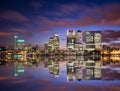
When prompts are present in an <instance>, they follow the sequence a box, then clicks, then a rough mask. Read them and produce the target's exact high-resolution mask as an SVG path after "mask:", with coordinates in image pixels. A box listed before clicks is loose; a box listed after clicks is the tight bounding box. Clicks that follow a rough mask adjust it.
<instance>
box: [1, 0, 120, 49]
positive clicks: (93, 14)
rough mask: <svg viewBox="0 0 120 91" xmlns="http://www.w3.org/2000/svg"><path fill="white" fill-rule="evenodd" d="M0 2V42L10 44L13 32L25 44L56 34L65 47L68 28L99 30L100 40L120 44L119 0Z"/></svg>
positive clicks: (43, 40) (2, 0) (27, 0)
mask: <svg viewBox="0 0 120 91" xmlns="http://www.w3.org/2000/svg"><path fill="white" fill-rule="evenodd" d="M0 4H1V5H0V45H12V44H14V35H17V36H19V38H21V39H25V40H26V41H25V44H31V45H32V44H35V45H36V44H38V45H43V44H44V42H48V40H49V37H51V36H53V35H54V34H59V36H60V39H61V46H62V47H65V46H66V37H67V30H69V29H73V30H75V31H77V30H81V31H82V32H83V35H85V32H86V31H89V30H90V31H102V43H104V44H110V45H116V46H117V45H120V38H119V37H120V7H119V5H120V1H119V0H106V1H105V0H100V1H98V0H57V1H55V0H45V1H44V0H36V1H34V0H26V1H24V0H19V1H15V0H11V1H9V0H1V1H0ZM84 42H85V41H84Z"/></svg>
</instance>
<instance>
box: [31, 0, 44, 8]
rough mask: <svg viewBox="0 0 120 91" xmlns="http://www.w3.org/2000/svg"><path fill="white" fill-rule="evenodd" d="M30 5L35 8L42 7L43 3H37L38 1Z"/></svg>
mask: <svg viewBox="0 0 120 91" xmlns="http://www.w3.org/2000/svg"><path fill="white" fill-rule="evenodd" d="M30 5H31V6H32V7H33V8H39V7H42V3H40V2H37V1H32V2H30Z"/></svg>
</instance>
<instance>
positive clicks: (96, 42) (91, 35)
mask: <svg viewBox="0 0 120 91" xmlns="http://www.w3.org/2000/svg"><path fill="white" fill-rule="evenodd" d="M101 47H102V46H101V31H87V32H86V50H95V49H97V50H100V49H101Z"/></svg>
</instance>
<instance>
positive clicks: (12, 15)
mask: <svg viewBox="0 0 120 91" xmlns="http://www.w3.org/2000/svg"><path fill="white" fill-rule="evenodd" d="M0 18H2V19H5V20H9V21H14V22H25V21H28V20H29V19H28V18H27V17H25V16H24V15H22V14H21V13H19V12H17V11H12V10H8V11H3V12H1V14H0Z"/></svg>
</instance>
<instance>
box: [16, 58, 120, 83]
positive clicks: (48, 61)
mask: <svg viewBox="0 0 120 91" xmlns="http://www.w3.org/2000/svg"><path fill="white" fill-rule="evenodd" d="M119 60H120V58H114V57H99V56H97V57H95V56H67V57H65V58H61V57H58V56H49V57H42V58H27V59H25V60H24V61H23V60H22V61H21V60H20V59H14V68H15V73H14V76H18V74H19V73H24V72H25V66H32V65H35V66H36V67H40V66H41V65H44V68H47V70H49V73H50V74H52V75H53V76H54V77H59V74H60V69H61V68H60V67H61V66H60V63H62V61H64V62H65V64H66V65H65V69H66V71H65V72H66V74H67V77H66V78H67V81H75V80H78V81H81V80H82V79H86V80H100V79H102V66H106V65H108V64H110V63H116V62H117V63H119ZM42 63H44V64H42ZM40 64H41V65H40ZM61 74H62V73H61Z"/></svg>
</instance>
